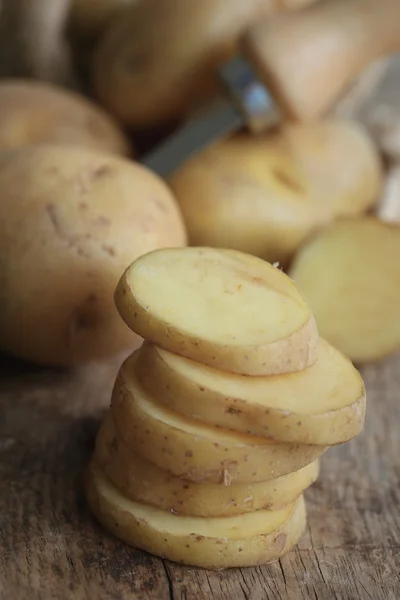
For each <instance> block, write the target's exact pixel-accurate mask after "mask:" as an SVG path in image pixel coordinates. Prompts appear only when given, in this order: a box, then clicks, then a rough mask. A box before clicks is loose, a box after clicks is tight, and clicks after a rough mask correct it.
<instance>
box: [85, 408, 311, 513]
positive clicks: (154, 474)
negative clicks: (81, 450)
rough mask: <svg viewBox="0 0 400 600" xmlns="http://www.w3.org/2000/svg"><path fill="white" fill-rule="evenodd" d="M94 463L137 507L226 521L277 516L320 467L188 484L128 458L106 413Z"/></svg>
mask: <svg viewBox="0 0 400 600" xmlns="http://www.w3.org/2000/svg"><path fill="white" fill-rule="evenodd" d="M95 457H96V460H97V461H98V463H99V465H100V467H101V468H102V469H103V471H104V473H105V474H106V475H107V477H108V478H109V479H110V480H111V481H112V483H113V484H114V485H115V486H116V487H117V488H118V489H119V490H120V491H121V492H122V493H123V494H124V495H125V496H126V497H127V498H130V499H131V500H135V501H136V502H142V503H144V504H151V505H152V506H157V507H158V508H162V509H164V510H168V511H170V512H171V513H172V514H182V515H189V516H193V517H218V516H224V517H230V516H233V515H238V514H242V513H246V512H251V511H254V510H259V509H261V508H267V509H268V510H277V509H279V508H282V507H284V506H287V505H288V504H293V502H295V501H296V499H297V498H298V497H299V496H300V494H302V492H303V491H304V490H305V489H306V488H308V487H309V486H310V485H312V483H314V481H315V480H316V479H317V477H318V473H319V463H318V461H315V462H312V463H310V464H309V465H307V466H305V467H303V468H302V469H299V470H298V471H294V472H293V473H289V474H288V475H284V476H283V477H278V478H277V479H271V480H270V481H265V482H262V483H253V484H240V483H237V484H233V485H230V486H226V485H221V484H218V483H207V482H202V483H193V482H191V481H187V480H186V479H180V478H179V477H175V476H174V475H171V474H170V473H167V471H163V470H162V469H160V468H159V467H157V466H156V465H154V464H153V463H151V462H149V461H148V460H146V459H144V458H141V457H140V456H139V455H138V454H135V453H134V452H132V450H131V449H130V448H128V446H127V445H126V444H125V443H124V442H123V440H122V439H121V438H120V436H119V435H118V434H117V433H116V431H115V425H114V420H113V418H112V414H111V413H108V415H107V417H106V418H105V420H104V422H103V424H102V426H101V427H100V430H99V432H98V435H97V439H96V451H95Z"/></svg>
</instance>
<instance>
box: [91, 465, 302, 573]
mask: <svg viewBox="0 0 400 600" xmlns="http://www.w3.org/2000/svg"><path fill="white" fill-rule="evenodd" d="M86 497H87V500H88V503H89V506H90V508H91V510H92V512H93V514H94V515H95V517H96V518H97V519H98V520H99V521H100V522H101V523H102V525H103V526H104V527H105V528H106V529H107V530H108V531H110V532H111V533H113V534H114V535H116V536H117V537H119V538H120V539H122V540H123V541H125V542H127V543H128V544H132V545H133V546H136V547H137V548H141V549H142V550H146V551H147V552H151V553H152V554H156V555H158V556H162V557H163V558H168V559H170V560H173V561H175V562H178V563H182V564H186V565H192V566H197V567H203V568H207V569H226V568H229V567H247V566H255V565H259V564H263V563H267V562H270V561H272V560H276V559H278V558H280V557H281V556H283V555H284V554H286V553H287V552H288V551H289V550H291V549H292V548H293V546H294V545H295V544H297V542H298V541H299V539H300V537H301V535H302V533H303V531H304V529H305V526H306V510H305V503H304V499H303V497H302V496H301V497H300V498H299V499H298V500H297V502H296V503H295V504H294V505H291V506H288V507H285V508H282V509H280V510H276V511H268V510H259V511H255V512H252V513H247V514H245V515H238V516H235V517H221V518H214V519H204V518H198V517H184V516H177V515H173V514H171V512H168V511H166V510H161V509H159V508H155V507H154V506H149V505H146V504H140V503H139V502H134V501H132V500H129V499H128V498H126V497H125V496H123V495H122V494H121V492H119V491H118V490H117V488H116V487H115V486H114V485H113V484H112V483H111V481H110V480H109V479H108V478H107V477H106V476H105V475H104V474H103V473H102V471H101V469H100V468H99V467H98V466H97V465H96V463H95V462H93V461H92V463H91V465H90V467H89V470H88V473H87V478H86Z"/></svg>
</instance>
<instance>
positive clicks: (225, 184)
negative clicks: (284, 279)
mask: <svg viewBox="0 0 400 600" xmlns="http://www.w3.org/2000/svg"><path fill="white" fill-rule="evenodd" d="M168 183H169V184H170V186H171V188H172V190H173V192H174V195H175V197H176V198H177V200H178V202H179V204H180V207H181V209H182V214H183V216H184V219H185V222H186V226H187V229H188V233H189V240H190V244H191V245H192V246H213V247H219V248H233V249H235V250H241V251H242V252H248V253H249V254H254V255H256V256H259V257H261V258H263V259H265V260H268V261H270V262H276V261H279V262H280V263H281V264H284V265H285V264H287V263H288V261H289V259H290V258H291V257H292V255H293V253H294V252H295V251H296V250H297V248H298V247H299V245H300V244H301V243H302V242H303V241H304V240H305V239H306V238H307V237H308V236H309V235H310V234H311V233H313V232H314V231H315V230H317V229H319V228H320V227H321V226H323V225H325V224H326V223H329V222H331V221H333V220H334V219H336V218H338V217H341V216H347V215H349V216H353V215H358V214H360V213H363V212H365V211H366V210H367V209H368V208H370V207H371V206H372V205H373V203H374V202H375V201H376V200H377V199H378V196H379V193H380V190H381V188H382V184H383V174H382V166H381V159H380V155H379V152H378V148H377V147H376V146H375V144H374V142H373V140H372V139H371V138H370V136H369V135H368V132H367V131H366V130H364V128H363V127H362V126H361V125H360V124H358V123H355V122H352V121H346V120H344V119H343V120H342V119H337V118H335V119H329V120H327V121H325V122H323V123H316V124H307V125H299V124H290V125H287V126H285V127H283V128H281V129H280V130H278V131H277V132H275V133H268V134H265V135H259V136H254V135H251V134H250V133H241V134H239V135H236V136H232V137H229V138H227V139H225V140H223V141H220V142H218V143H216V144H214V145H212V146H210V147H209V148H207V149H206V150H204V151H203V152H201V153H199V154H198V155H196V156H194V157H193V158H192V159H191V160H189V161H188V162H187V163H185V164H184V165H183V166H182V167H181V168H179V169H178V170H177V171H176V172H175V173H173V174H172V176H171V177H170V178H169V180H168Z"/></svg>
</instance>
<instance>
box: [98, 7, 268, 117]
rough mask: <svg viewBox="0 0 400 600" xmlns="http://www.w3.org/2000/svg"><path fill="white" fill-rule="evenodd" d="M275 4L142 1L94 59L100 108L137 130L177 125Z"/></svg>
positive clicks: (206, 94) (120, 20) (126, 13)
mask: <svg viewBox="0 0 400 600" xmlns="http://www.w3.org/2000/svg"><path fill="white" fill-rule="evenodd" d="M276 4H278V3H277V2H276V0H246V1H243V0H229V2H226V0H201V1H199V0H184V1H182V0H144V1H143V2H138V3H136V4H135V5H134V6H132V7H131V8H130V9H129V11H124V14H122V15H121V16H120V17H119V18H118V19H117V20H116V21H115V23H113V24H112V25H111V26H110V28H109V29H108V30H107V31H106V33H105V35H104V37H103V38H102V40H101V42H100V44H99V47H98V49H97V51H96V52H95V56H94V66H93V76H92V79H93V82H94V88H95V90H96V93H97V96H98V97H99V99H100V100H101V102H102V103H103V104H104V105H105V106H106V107H107V108H108V109H109V110H110V111H111V112H112V113H113V114H115V115H117V116H118V117H119V118H120V119H121V120H122V121H123V122H125V123H126V124H129V125H131V126H135V127H137V128H143V127H147V126H149V125H155V124H159V123H162V122H166V121H169V120H174V119H176V118H180V117H181V116H182V115H183V114H185V113H186V112H187V111H188V110H189V109H190V107H191V106H193V105H194V104H196V105H197V104H199V103H201V102H202V101H205V100H206V99H208V98H209V97H210V96H212V95H214V94H215V93H216V91H217V90H218V89H219V84H218V80H217V78H216V75H215V67H216V65H217V64H218V63H220V62H221V61H222V60H225V59H226V58H228V57H230V56H231V55H232V54H233V52H234V49H235V47H236V44H237V41H238V38H239V36H240V34H241V33H242V32H244V31H245V30H246V29H247V27H248V26H249V25H250V23H252V22H253V21H254V20H256V19H257V18H259V17H260V15H263V14H266V13H269V12H270V11H271V10H273V9H274V8H275V6H276Z"/></svg>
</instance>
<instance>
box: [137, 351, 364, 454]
mask: <svg viewBox="0 0 400 600" xmlns="http://www.w3.org/2000/svg"><path fill="white" fill-rule="evenodd" d="M136 374H137V377H138V379H139V381H140V382H141V385H142V386H143V387H144V389H146V390H147V391H148V392H149V393H150V394H151V395H152V396H153V398H155V399H156V400H157V401H158V402H160V403H161V404H163V405H165V406H167V407H168V408H170V409H171V410H173V411H176V412H177V413H180V414H182V415H185V416H187V417H188V418H190V419H194V420H198V421H202V422H204V423H210V424H211V425H216V426H219V427H225V428H226V429H231V430H234V431H239V432H242V433H248V434H252V435H258V436H263V437H267V438H271V439H274V440H277V441H282V442H291V443H293V442H294V443H305V444H317V445H319V444H322V445H325V444H326V445H332V444H337V443H341V442H343V441H346V440H348V439H350V438H351V437H354V436H355V435H357V434H358V433H359V432H360V431H361V429H362V426H363V423H364V415H365V390H364V384H363V381H362V378H361V375H360V374H359V373H358V371H357V370H356V369H355V368H354V367H353V365H352V364H351V362H350V361H349V360H348V359H346V358H345V357H344V356H343V355H342V354H341V353H340V352H339V351H337V350H335V349H334V348H333V347H332V346H330V345H329V344H328V343H327V342H326V341H325V340H320V343H319V348H318V358H317V361H316V363H315V364H314V365H312V366H311V367H309V368H308V369H304V370H303V371H299V372H297V373H288V374H286V375H277V376H271V377H246V376H243V375H234V374H231V373H224V372H222V371H218V370H217V369H213V368H211V367H207V366H204V365H201V364H199V363H196V362H194V361H191V360H189V359H186V358H183V357H180V356H178V355H175V354H172V353H171V352H168V351H166V350H162V349H161V348H158V347H156V346H154V345H152V344H148V343H147V342H145V343H144V344H143V345H142V347H141V348H140V350H139V352H138V355H137V365H136Z"/></svg>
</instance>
